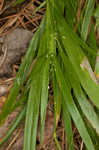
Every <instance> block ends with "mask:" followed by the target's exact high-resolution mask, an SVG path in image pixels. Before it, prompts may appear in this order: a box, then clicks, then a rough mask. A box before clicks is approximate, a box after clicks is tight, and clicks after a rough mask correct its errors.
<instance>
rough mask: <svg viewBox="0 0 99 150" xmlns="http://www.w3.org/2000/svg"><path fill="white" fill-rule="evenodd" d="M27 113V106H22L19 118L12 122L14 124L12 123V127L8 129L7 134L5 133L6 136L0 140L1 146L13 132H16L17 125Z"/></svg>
mask: <svg viewBox="0 0 99 150" xmlns="http://www.w3.org/2000/svg"><path fill="white" fill-rule="evenodd" d="M25 113H26V106H25V107H23V108H22V110H21V112H20V113H19V114H18V116H17V118H16V119H15V121H14V122H13V123H12V125H11V127H10V129H9V130H8V132H7V134H6V135H5V137H4V138H3V139H2V141H1V142H0V147H1V146H2V145H3V144H4V143H5V142H6V141H7V140H8V138H9V137H10V136H11V134H12V133H13V132H14V130H15V129H16V128H17V126H18V125H19V124H20V122H21V121H22V119H23V118H24V117H25Z"/></svg>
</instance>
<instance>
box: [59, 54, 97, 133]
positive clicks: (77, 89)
mask: <svg viewBox="0 0 99 150" xmlns="http://www.w3.org/2000/svg"><path fill="white" fill-rule="evenodd" d="M61 57H62V60H63V63H64V65H65V68H66V70H67V72H68V73H67V74H68V78H69V81H70V82H71V86H72V87H73V89H74V93H75V95H76V97H77V99H78V103H79V105H80V106H81V109H82V111H83V113H84V114H85V116H86V117H87V118H88V120H89V121H90V123H91V124H92V126H93V127H94V129H95V130H96V131H97V133H98V134H99V118H98V116H97V115H96V113H95V111H94V110H93V108H92V106H91V104H90V103H89V102H88V100H87V98H86V96H85V94H84V92H83V91H82V89H81V86H80V82H79V80H78V78H77V75H76V72H75V70H74V69H73V67H72V65H71V63H70V61H69V60H68V58H67V57H66V56H65V54H64V53H63V52H62V51H61ZM71 76H72V77H71Z"/></svg>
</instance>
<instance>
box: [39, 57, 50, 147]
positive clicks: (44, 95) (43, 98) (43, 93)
mask: <svg viewBox="0 0 99 150" xmlns="http://www.w3.org/2000/svg"><path fill="white" fill-rule="evenodd" d="M48 84H49V58H48V59H47V61H46V64H45V68H44V72H43V77H42V90H41V118H40V119H41V131H40V143H41V144H42V140H43V134H44V125H45V117H46V108H47V102H48Z"/></svg>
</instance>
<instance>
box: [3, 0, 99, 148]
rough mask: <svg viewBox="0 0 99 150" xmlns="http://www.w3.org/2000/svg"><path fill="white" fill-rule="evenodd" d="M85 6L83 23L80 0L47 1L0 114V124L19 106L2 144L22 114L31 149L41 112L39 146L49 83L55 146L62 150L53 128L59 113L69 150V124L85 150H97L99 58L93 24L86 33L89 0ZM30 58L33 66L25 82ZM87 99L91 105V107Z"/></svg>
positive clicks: (26, 141) (91, 2) (26, 144)
mask: <svg viewBox="0 0 99 150" xmlns="http://www.w3.org/2000/svg"><path fill="white" fill-rule="evenodd" d="M85 5H86V7H84V11H83V10H82V12H83V19H81V20H80V22H79V23H77V20H76V12H77V8H78V0H67V1H64V0H61V1H56V0H47V1H46V14H45V16H44V17H43V20H42V22H41V25H40V26H39V28H38V30H37V31H36V32H35V34H34V36H33V38H32V40H31V42H30V46H29V48H28V51H27V54H26V55H25V57H24V60H23V62H22V64H21V66H20V69H19V72H18V74H17V76H16V80H15V82H14V85H13V88H12V90H11V92H10V95H9V96H8V99H7V101H6V103H5V106H4V108H3V110H2V113H1V114H0V123H2V122H3V121H4V119H5V118H6V117H7V116H8V114H9V113H11V112H12V111H13V110H14V109H15V108H16V107H18V106H21V107H22V111H21V112H20V113H19V115H18V117H17V118H16V120H15V122H14V123H13V125H12V127H11V129H10V130H9V132H8V133H7V136H6V137H5V138H4V139H3V141H2V143H4V142H5V141H6V139H7V138H8V137H9V135H10V134H11V133H12V132H13V130H14V129H15V128H16V127H17V126H18V124H19V123H20V121H21V120H22V118H24V116H26V121H25V134H24V150H35V148H36V135H37V126H38V119H39V114H40V121H41V135H40V143H41V145H42V141H43V133H44V125H45V116H46V109H47V103H48V92H49V91H48V85H49V83H50V82H51V83H52V86H53V92H54V114H55V124H54V134H53V135H54V138H55V141H56V144H57V148H58V149H59V150H60V149H61V148H60V145H59V143H58V140H57V137H56V127H57V123H58V121H59V118H60V114H61V115H62V118H63V122H64V128H65V131H66V135H67V139H68V145H69V149H70V150H73V149H74V142H73V131H72V120H73V121H74V123H75V125H76V127H77V129H78V131H79V133H80V135H81V137H82V140H83V141H84V144H85V147H86V149H88V150H98V148H99V145H97V144H96V143H98V140H99V137H98V134H99V116H98V113H97V112H96V109H97V110H98V108H99V84H98V81H97V79H96V76H95V74H94V72H93V71H94V68H95V67H94V64H95V58H96V55H97V45H96V40H95V35H94V25H92V26H91V30H90V33H89V32H88V27H89V24H90V20H91V16H92V15H93V11H94V5H95V2H94V0H88V1H87V2H86V3H85ZM64 12H66V14H65V13H64ZM64 14H65V15H64ZM71 18H72V19H71ZM86 20H87V21H86ZM74 24H76V25H77V27H79V30H78V31H77V33H75V32H74V29H73V26H74ZM81 24H82V26H80V25H81ZM93 35H94V36H93ZM90 43H91V44H90ZM92 43H93V44H92ZM91 58H92V59H91ZM34 59H36V62H35V64H34V67H33V69H32V71H31V72H30V74H29V77H28V79H27V76H28V73H29V71H30V68H31V65H32V62H33V60H34ZM90 64H91V65H90ZM50 76H51V77H50ZM26 79H27V80H26ZM24 83H25V86H24ZM21 89H22V91H23V92H22V94H21V98H20V100H16V99H17V97H18V94H19V92H20V90H21ZM89 98H90V99H91V101H92V103H93V106H94V107H93V106H92V105H91V104H90V102H89ZM2 143H1V145H2Z"/></svg>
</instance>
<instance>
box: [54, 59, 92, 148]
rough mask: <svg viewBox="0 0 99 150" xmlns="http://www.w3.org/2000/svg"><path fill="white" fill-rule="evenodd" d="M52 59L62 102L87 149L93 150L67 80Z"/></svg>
mask: <svg viewBox="0 0 99 150" xmlns="http://www.w3.org/2000/svg"><path fill="white" fill-rule="evenodd" d="M54 61H55V72H56V78H57V81H58V83H59V87H60V90H61V92H62V94H63V97H64V103H65V105H67V108H68V111H69V113H70V114H71V116H72V118H73V120H74V122H75V124H76V127H77V128H78V131H79V133H80V135H81V137H82V139H83V141H84V143H85V145H86V146H87V148H88V150H90V149H91V150H95V148H94V145H93V143H92V141H91V138H90V136H89V134H88V132H87V129H86V127H85V124H84V122H83V120H82V117H81V115H80V113H79V111H78V109H77V107H76V105H75V104H74V102H73V99H72V96H71V93H70V89H69V88H68V82H66V80H65V79H64V76H63V74H62V72H61V69H60V67H59V64H58V62H57V60H56V59H54Z"/></svg>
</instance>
